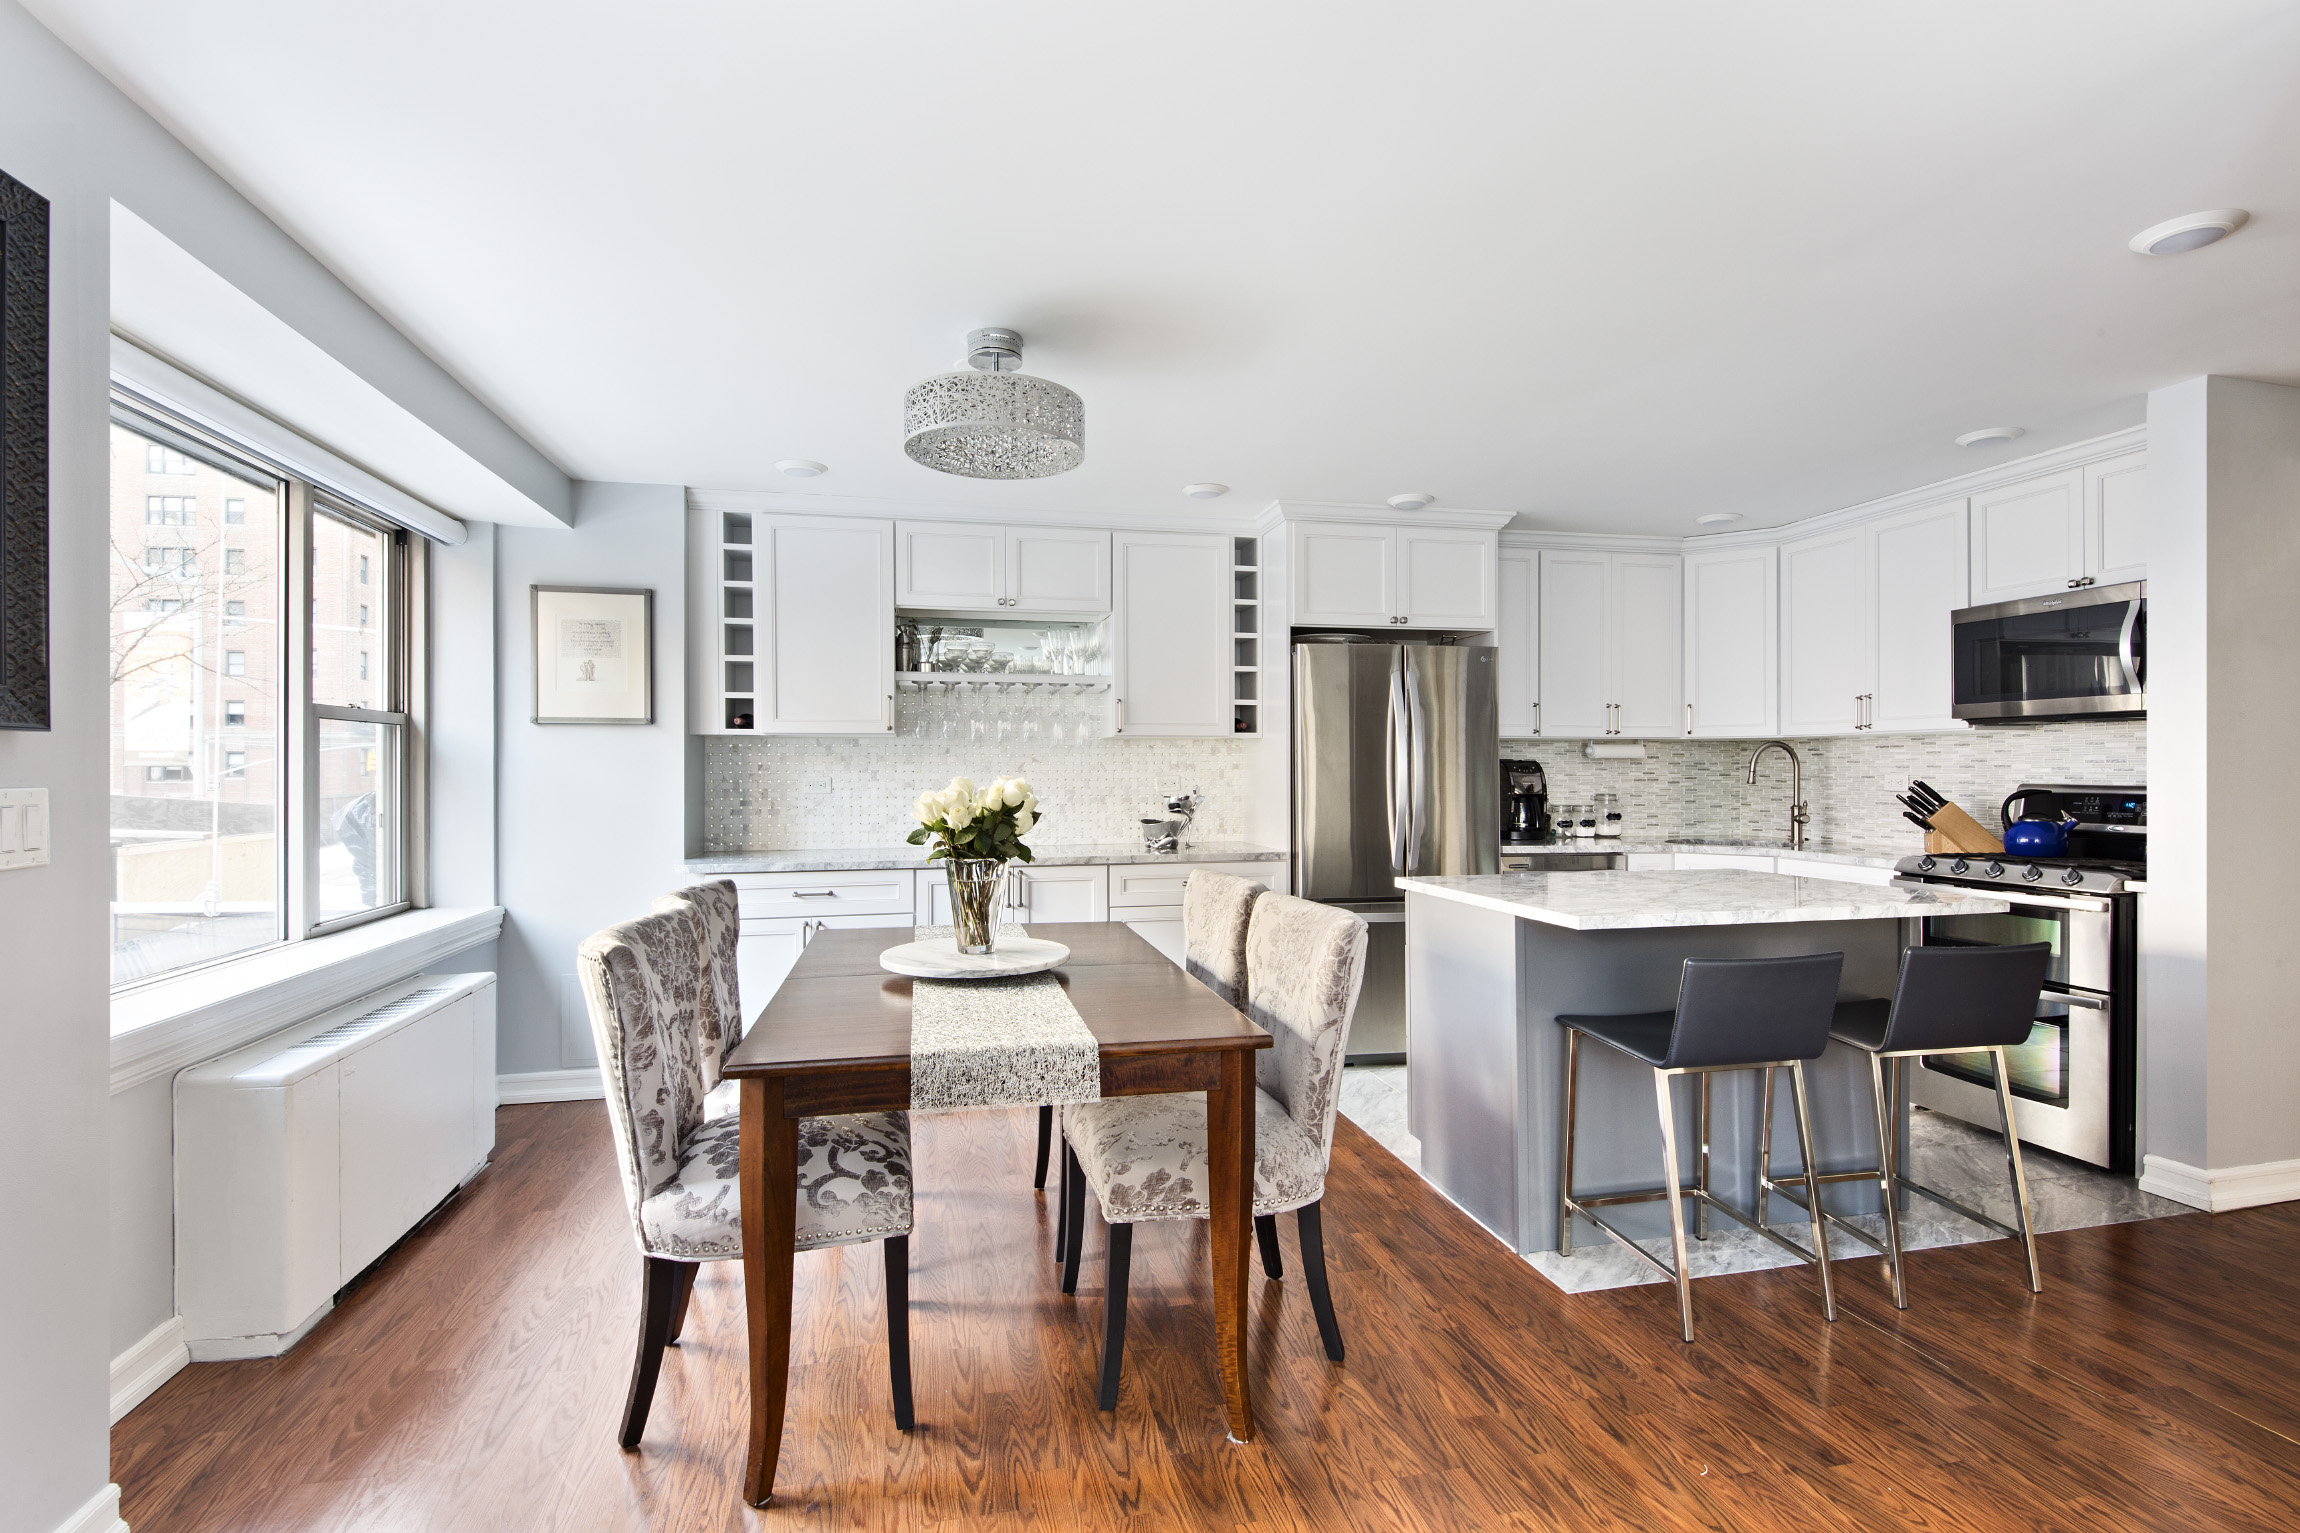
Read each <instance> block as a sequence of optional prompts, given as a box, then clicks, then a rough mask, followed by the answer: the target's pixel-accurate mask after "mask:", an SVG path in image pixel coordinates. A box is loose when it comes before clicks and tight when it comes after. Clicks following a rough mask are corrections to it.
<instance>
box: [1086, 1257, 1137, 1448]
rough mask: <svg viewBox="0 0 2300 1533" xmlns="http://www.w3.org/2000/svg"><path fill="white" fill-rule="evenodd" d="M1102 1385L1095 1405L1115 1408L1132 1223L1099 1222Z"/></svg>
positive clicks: (1123, 1355)
mask: <svg viewBox="0 0 2300 1533" xmlns="http://www.w3.org/2000/svg"><path fill="white" fill-rule="evenodd" d="M1103 1230H1104V1235H1103V1258H1102V1270H1103V1277H1102V1388H1101V1391H1100V1393H1099V1394H1098V1395H1097V1396H1096V1397H1095V1409H1097V1410H1105V1411H1114V1410H1116V1409H1118V1369H1119V1366H1120V1364H1122V1363H1123V1362H1124V1361H1125V1359H1126V1272H1127V1268H1128V1267H1129V1266H1131V1265H1132V1262H1133V1257H1134V1226H1133V1225H1131V1224H1109V1225H1104V1226H1103Z"/></svg>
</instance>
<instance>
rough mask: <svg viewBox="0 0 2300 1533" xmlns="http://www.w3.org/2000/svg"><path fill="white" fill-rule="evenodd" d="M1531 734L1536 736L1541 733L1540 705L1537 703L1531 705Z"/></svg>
mask: <svg viewBox="0 0 2300 1533" xmlns="http://www.w3.org/2000/svg"><path fill="white" fill-rule="evenodd" d="M1533 732H1534V733H1535V734H1537V735H1538V734H1540V733H1541V704H1539V703H1535V704H1534V705H1533Z"/></svg>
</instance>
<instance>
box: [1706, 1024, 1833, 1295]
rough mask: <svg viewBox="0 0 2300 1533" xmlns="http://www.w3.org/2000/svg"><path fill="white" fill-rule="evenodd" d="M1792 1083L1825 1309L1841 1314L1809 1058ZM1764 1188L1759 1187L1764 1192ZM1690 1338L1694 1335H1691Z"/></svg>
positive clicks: (1793, 1069) (1799, 1064)
mask: <svg viewBox="0 0 2300 1533" xmlns="http://www.w3.org/2000/svg"><path fill="white" fill-rule="evenodd" d="M1789 1084H1790V1086H1791V1088H1792V1089H1793V1090H1794V1091H1795V1094H1796V1101H1797V1152H1798V1153H1799V1154H1801V1155H1803V1156H1804V1157H1805V1206H1806V1207H1808V1208H1810V1209H1812V1211H1813V1256H1814V1258H1815V1260H1816V1262H1817V1263H1818V1265H1819V1266H1820V1269H1821V1313H1822V1314H1824V1315H1826V1316H1827V1317H1828V1318H1829V1319H1831V1320H1834V1319H1836V1318H1837V1289H1836V1285H1835V1283H1834V1282H1833V1281H1832V1280H1831V1278H1830V1276H1829V1221H1828V1220H1827V1219H1825V1218H1823V1217H1822V1213H1821V1170H1820V1165H1819V1163H1818V1162H1817V1161H1816V1160H1815V1159H1814V1158H1813V1113H1812V1109H1811V1107H1810V1106H1809V1105H1808V1104H1807V1103H1806V1100H1805V1062H1804V1061H1803V1060H1801V1059H1800V1060H1797V1061H1796V1062H1795V1063H1793V1064H1791V1065H1790V1066H1789ZM1763 1192H1764V1189H1762V1188H1760V1189H1758V1193H1759V1196H1762V1195H1763ZM1692 1313H1693V1312H1692V1311H1691V1310H1690V1309H1688V1310H1687V1311H1686V1326H1687V1328H1688V1329H1690V1328H1691V1326H1692ZM1687 1339H1688V1340H1690V1339H1691V1338H1690V1337H1688V1338H1687Z"/></svg>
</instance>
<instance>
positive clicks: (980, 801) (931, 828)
mask: <svg viewBox="0 0 2300 1533" xmlns="http://www.w3.org/2000/svg"><path fill="white" fill-rule="evenodd" d="M911 810H912V812H913V813H914V814H916V815H917V816H918V822H919V823H918V829H916V830H914V831H912V832H911V833H910V836H909V838H908V839H909V841H910V844H911V845H912V846H924V845H926V844H927V843H928V842H929V841H932V842H933V843H934V850H933V851H931V852H929V853H927V860H928V861H929V862H932V861H934V860H935V859H936V858H938V857H953V858H996V859H997V860H999V861H1001V862H1007V861H1015V862H1028V861H1030V860H1031V859H1030V848H1029V847H1027V846H1024V845H1023V844H1022V838H1023V837H1024V836H1027V835H1029V834H1030V831H1031V827H1032V826H1034V825H1036V824H1037V823H1038V821H1039V818H1040V815H1039V812H1038V795H1037V794H1036V793H1034V792H1033V791H1031V787H1030V784H1029V783H1027V782H1025V781H1023V779H1021V778H1019V777H1001V778H999V779H998V781H996V782H994V783H992V784H991V785H990V786H989V787H987V788H979V789H978V788H976V787H975V785H974V780H973V779H972V778H967V777H953V778H952V779H951V780H950V786H949V787H947V788H944V789H942V790H941V791H940V792H928V793H921V794H920V795H919V796H918V802H917V803H915V804H913V805H912V806H911Z"/></svg>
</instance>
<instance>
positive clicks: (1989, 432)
mask: <svg viewBox="0 0 2300 1533" xmlns="http://www.w3.org/2000/svg"><path fill="white" fill-rule="evenodd" d="M2027 435H2028V428H2027V427H2026V426H1983V427H1981V429H1980V430H1978V431H1968V432H1966V433H1965V434H1964V435H1963V436H1961V437H1958V438H1957V445H1958V446H1959V447H1986V446H1988V445H1989V444H1990V443H1991V442H2009V441H2011V440H2012V439H2013V438H2014V437H2018V436H2027Z"/></svg>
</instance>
